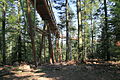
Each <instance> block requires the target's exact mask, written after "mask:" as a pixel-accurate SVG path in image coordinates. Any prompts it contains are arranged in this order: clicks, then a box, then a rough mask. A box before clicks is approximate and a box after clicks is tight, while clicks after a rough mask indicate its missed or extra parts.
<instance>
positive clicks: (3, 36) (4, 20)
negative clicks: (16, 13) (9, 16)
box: [2, 3, 6, 64]
mask: <svg viewBox="0 0 120 80" xmlns="http://www.w3.org/2000/svg"><path fill="white" fill-rule="evenodd" d="M2 17H3V20H2V41H3V42H2V43H3V45H2V54H3V64H6V42H5V26H6V25H5V22H6V18H5V17H6V5H5V3H3V12H2Z"/></svg>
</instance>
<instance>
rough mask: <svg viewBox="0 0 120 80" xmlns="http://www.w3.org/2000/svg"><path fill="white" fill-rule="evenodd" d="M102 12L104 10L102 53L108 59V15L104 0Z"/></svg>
mask: <svg viewBox="0 0 120 80" xmlns="http://www.w3.org/2000/svg"><path fill="white" fill-rule="evenodd" d="M104 12H105V27H104V32H105V34H104V43H105V44H104V52H105V53H104V54H106V56H107V60H110V53H109V34H108V18H107V17H108V16H107V4H106V0H104Z"/></svg>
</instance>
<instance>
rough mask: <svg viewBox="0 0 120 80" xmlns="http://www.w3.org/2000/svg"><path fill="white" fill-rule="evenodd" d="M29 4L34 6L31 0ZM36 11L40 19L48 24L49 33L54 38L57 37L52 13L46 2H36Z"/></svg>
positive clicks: (56, 28) (37, 0)
mask: <svg viewBox="0 0 120 80" xmlns="http://www.w3.org/2000/svg"><path fill="white" fill-rule="evenodd" d="M31 2H32V4H33V5H34V0H31ZM36 10H37V12H38V13H39V15H40V16H41V17H42V19H43V20H44V21H45V22H47V23H48V26H49V27H50V30H51V32H52V33H53V34H55V35H56V36H59V31H58V27H57V25H56V20H55V17H54V13H53V11H52V7H51V5H50V3H49V2H48V0H36Z"/></svg>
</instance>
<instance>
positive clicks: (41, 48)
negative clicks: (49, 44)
mask: <svg viewBox="0 0 120 80" xmlns="http://www.w3.org/2000/svg"><path fill="white" fill-rule="evenodd" d="M45 28H46V24H44V26H43V31H45ZM44 38H45V35H44V34H42V40H41V42H40V51H39V62H40V64H41V63H42V62H41V61H42V59H41V57H42V50H43V46H44V44H43V42H44Z"/></svg>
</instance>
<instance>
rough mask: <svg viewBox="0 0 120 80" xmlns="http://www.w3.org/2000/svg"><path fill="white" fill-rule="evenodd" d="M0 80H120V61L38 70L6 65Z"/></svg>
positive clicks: (24, 66)
mask: <svg viewBox="0 0 120 80" xmlns="http://www.w3.org/2000/svg"><path fill="white" fill-rule="evenodd" d="M0 80H120V61H116V62H114V61H98V60H91V61H87V62H86V63H85V64H76V62H75V61H69V62H62V63H56V64H53V65H48V64H44V65H42V66H39V67H38V68H37V69H36V70H35V69H32V68H30V66H29V65H23V66H21V67H20V66H19V67H13V66H9V65H6V66H4V67H0Z"/></svg>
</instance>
